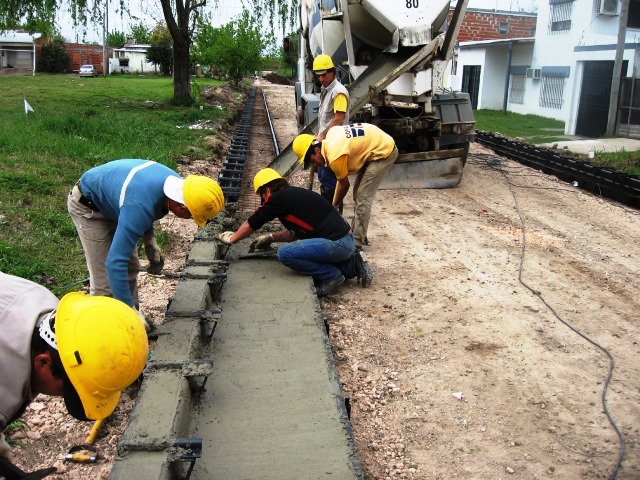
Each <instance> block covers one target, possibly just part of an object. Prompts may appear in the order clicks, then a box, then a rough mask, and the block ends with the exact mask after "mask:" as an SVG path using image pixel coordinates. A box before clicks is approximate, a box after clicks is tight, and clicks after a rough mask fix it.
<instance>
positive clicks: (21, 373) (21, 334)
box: [0, 272, 149, 478]
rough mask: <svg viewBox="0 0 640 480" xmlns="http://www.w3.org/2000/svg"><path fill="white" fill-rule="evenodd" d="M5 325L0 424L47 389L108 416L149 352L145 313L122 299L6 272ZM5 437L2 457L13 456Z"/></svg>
mask: <svg viewBox="0 0 640 480" xmlns="http://www.w3.org/2000/svg"><path fill="white" fill-rule="evenodd" d="M0 331H1V332H2V334H1V335H0V371H1V372H2V377H1V378H2V380H0V383H1V387H0V431H2V430H4V429H5V427H6V426H7V425H8V424H9V423H11V422H13V421H14V420H16V419H17V418H19V417H20V416H21V415H22V414H23V413H24V410H25V409H26V407H27V406H28V405H29V404H30V403H31V402H32V401H33V400H34V398H35V397H36V396H37V395H38V394H40V393H42V394H45V395H52V396H60V397H64V402H65V406H66V407H67V410H68V411H69V413H70V414H71V415H72V416H73V417H75V418H77V419H78V420H101V419H104V418H106V417H108V416H109V415H110V414H111V413H112V412H113V410H114V409H115V408H116V405H117V404H118V400H119V399H120V394H121V392H122V390H124V389H125V388H126V387H128V386H129V385H131V383H133V382H134V381H135V380H136V379H137V378H138V377H139V376H140V374H141V373H142V370H143V369H144V366H145V363H146V361H147V356H148V354H149V343H148V340H147V335H146V332H145V330H144V328H143V326H142V324H141V323H140V320H139V318H138V315H137V314H136V312H135V311H134V310H133V309H132V308H130V307H129V306H127V305H125V304H124V303H122V302H120V301H119V300H115V299H113V298H109V297H101V296H94V297H91V296H87V295H85V294H83V293H80V292H73V293H69V294H67V295H65V296H64V297H62V299H61V300H58V299H57V298H56V296H55V295H54V294H53V293H51V292H50V291H49V290H47V289H46V288H44V287H42V286H40V285H38V284H36V283H33V282H31V281H29V280H26V279H23V278H20V277H16V276H13V275H7V274H5V273H2V272H0ZM1 437H2V438H0V457H4V458H8V459H10V448H9V446H8V445H7V443H6V441H5V439H4V434H2V435H1ZM38 478H40V477H38Z"/></svg>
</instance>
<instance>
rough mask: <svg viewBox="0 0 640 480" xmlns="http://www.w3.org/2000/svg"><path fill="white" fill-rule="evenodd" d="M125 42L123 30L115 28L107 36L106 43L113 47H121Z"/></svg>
mask: <svg viewBox="0 0 640 480" xmlns="http://www.w3.org/2000/svg"><path fill="white" fill-rule="evenodd" d="M125 43H127V37H126V36H125V34H124V33H123V32H118V31H117V30H115V31H113V32H111V33H110V34H109V35H108V36H107V44H108V45H109V46H110V47H113V48H122V47H124V44H125Z"/></svg>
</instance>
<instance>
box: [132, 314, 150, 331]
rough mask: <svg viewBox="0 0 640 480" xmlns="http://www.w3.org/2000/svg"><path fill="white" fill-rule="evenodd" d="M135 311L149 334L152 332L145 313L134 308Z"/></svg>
mask: <svg viewBox="0 0 640 480" xmlns="http://www.w3.org/2000/svg"><path fill="white" fill-rule="evenodd" d="M134 310H135V311H136V313H137V314H138V318H139V319H140V321H141V322H142V325H144V329H145V331H146V332H147V333H149V331H150V330H151V327H150V326H149V322H147V319H146V317H145V316H144V313H142V312H141V311H140V310H138V309H137V308H134Z"/></svg>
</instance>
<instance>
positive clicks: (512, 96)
mask: <svg viewBox="0 0 640 480" xmlns="http://www.w3.org/2000/svg"><path fill="white" fill-rule="evenodd" d="M526 79H527V76H526V75H515V74H511V81H510V82H509V103H520V104H523V103H524V86H525V84H526Z"/></svg>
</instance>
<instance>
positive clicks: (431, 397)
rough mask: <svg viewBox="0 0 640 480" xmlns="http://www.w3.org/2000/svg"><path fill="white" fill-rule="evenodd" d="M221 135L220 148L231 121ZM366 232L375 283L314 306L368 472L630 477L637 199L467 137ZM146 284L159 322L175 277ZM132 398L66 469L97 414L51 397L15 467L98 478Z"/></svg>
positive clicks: (41, 404) (634, 466)
mask: <svg viewBox="0 0 640 480" xmlns="http://www.w3.org/2000/svg"><path fill="white" fill-rule="evenodd" d="M257 82H259V83H263V84H264V82H265V81H264V80H257ZM271 88H275V87H272V86H270V89H271ZM281 88H283V89H290V90H286V92H288V93H285V94H284V95H273V96H270V95H269V93H268V94H267V96H268V101H269V107H270V108H271V109H272V110H273V111H274V115H273V117H274V118H275V119H276V135H277V136H278V138H279V140H280V142H281V143H283V144H284V145H286V144H288V142H289V141H290V140H291V139H292V138H293V137H294V136H295V135H296V132H295V131H293V130H292V127H291V122H282V123H280V122H278V118H288V119H292V118H295V108H294V106H293V87H289V86H282V87H281ZM274 91H275V90H274ZM279 125H285V126H284V127H282V128H284V129H285V130H282V129H281V128H280V127H279ZM224 133H225V134H226V135H227V136H221V135H219V134H218V133H216V134H215V135H213V136H214V137H215V139H214V140H212V142H211V143H212V145H217V147H216V149H217V151H218V152H220V151H222V152H224V151H225V149H224V146H225V142H227V140H226V139H227V138H229V136H230V135H231V134H232V133H233V126H232V125H230V126H229V130H228V131H226V132H224ZM221 161H222V160H221V157H220V154H219V153H214V152H213V149H212V154H211V161H210V162H193V163H191V162H190V161H189V159H185V162H184V165H182V167H181V168H183V173H185V172H188V171H192V170H197V171H198V172H199V173H208V174H210V175H211V176H212V177H214V178H215V177H216V176H217V171H218V169H219V166H220V164H221ZM305 178H306V175H305V174H304V173H300V172H298V173H296V174H294V175H293V177H292V182H293V183H295V184H304V180H305ZM344 213H345V216H346V217H347V218H350V214H351V203H350V200H348V201H347V203H346V205H345V210H344ZM160 223H161V228H162V229H164V230H166V231H168V232H170V238H171V241H170V242H169V244H168V245H167V246H165V247H164V248H165V254H166V257H167V263H166V267H165V269H166V270H170V271H175V272H178V271H180V269H181V268H182V264H183V262H184V258H185V256H186V254H187V252H188V250H189V248H190V244H191V240H192V238H193V234H194V233H195V225H194V224H193V222H189V221H183V220H180V219H176V218H175V217H171V216H168V217H167V218H165V219H163V220H162V221H161V222H160ZM368 238H369V241H370V245H369V246H368V247H365V252H366V254H367V255H368V258H369V263H370V265H371V266H372V268H373V271H374V280H373V284H372V285H371V287H370V288H368V289H363V288H362V287H361V286H360V285H357V284H356V283H355V282H354V281H348V282H347V283H346V284H345V285H343V286H342V287H341V288H340V289H339V290H338V291H337V292H336V293H335V294H333V295H331V296H328V297H326V298H324V299H321V305H322V308H323V312H324V314H325V315H326V317H327V320H328V324H329V336H330V340H331V343H332V349H333V352H334V357H335V360H336V364H337V368H338V373H339V375H340V379H341V383H342V388H343V393H344V395H345V396H347V397H349V399H350V403H351V422H352V425H353V430H354V435H355V439H356V443H357V447H358V452H359V455H360V460H361V463H362V466H363V470H364V472H365V477H366V478H367V479H371V480H373V479H375V480H382V479H398V478H406V479H453V478H465V479H477V480H484V479H499V478H503V479H504V478H520V479H541V478H559V479H578V478H580V479H602V478H612V477H615V476H617V478H619V479H638V478H640V453H639V451H638V438H639V435H640V427H638V425H639V424H640V372H639V370H640V361H639V360H638V358H639V354H640V345H639V343H638V342H639V339H640V325H639V323H640V320H639V314H638V312H640V297H639V295H638V287H639V284H640V246H639V245H638V239H639V238H640V218H639V215H638V211H637V210H631V209H628V208H625V207H623V206H621V205H619V204H616V203H613V202H610V201H608V200H605V199H601V198H598V197H596V196H593V195H590V194H585V193H583V192H582V191H580V190H579V189H577V188H574V187H573V186H572V185H570V184H566V183H563V182H560V181H559V180H557V179H556V178H554V177H549V176H546V175H543V174H541V173H539V172H536V171H534V170H532V169H529V168H526V167H523V166H520V165H518V164H516V163H514V162H511V161H509V160H507V159H505V158H501V157H498V156H496V155H493V154H492V153H491V152H490V151H488V150H486V149H484V148H482V147H480V146H479V145H473V147H472V152H471V155H470V158H469V161H468V163H467V165H466V167H465V172H464V175H463V180H462V182H461V184H460V185H459V186H458V187H456V188H452V189H444V190H387V191H380V192H378V195H377V197H376V200H375V202H374V206H373V215H372V222H371V225H370V227H369V232H368ZM140 284H141V303H142V310H143V312H144V313H145V314H147V315H148V316H149V317H151V318H152V319H153V320H154V321H155V322H157V323H160V322H161V321H162V317H163V313H164V309H165V307H166V304H167V301H168V299H169V298H170V297H171V296H172V295H173V292H174V289H175V285H176V280H174V279H172V278H168V277H155V276H150V275H146V274H141V276H140ZM613 362H615V366H614V367H613V370H612V376H611V381H610V383H609V384H608V388H606V390H605V382H606V380H607V377H608V375H609V372H610V369H611V368H612V366H613V365H614V364H613ZM136 391H137V388H136V386H133V387H131V388H130V389H129V390H128V391H127V392H126V393H125V395H123V401H122V402H121V404H120V405H119V406H118V409H117V410H116V412H115V414H114V415H112V416H111V417H110V418H109V419H108V420H107V422H106V424H105V426H104V427H103V429H102V431H101V433H100V435H99V436H98V440H97V443H96V446H97V447H98V449H99V451H100V453H101V456H102V459H101V460H100V461H99V462H98V463H97V464H95V465H85V464H83V465H78V464H68V463H64V462H63V457H64V453H65V450H66V449H67V448H68V447H69V446H71V445H73V444H74V443H81V442H83V441H84V438H85V437H86V435H87V434H88V432H89V429H90V426H91V425H90V424H86V423H81V422H76V421H75V420H73V419H72V418H71V417H69V416H68V415H66V414H65V413H64V407H63V405H62V402H61V401H60V400H58V399H51V398H47V397H42V398H40V399H38V401H36V402H35V403H34V404H32V406H31V407H30V409H29V411H28V412H27V414H26V415H25V419H26V420H27V422H28V423H29V425H30V426H31V429H30V430H28V431H27V432H26V437H25V438H23V439H22V441H23V442H24V445H25V448H24V449H19V448H17V449H15V457H16V460H17V461H18V463H19V464H20V465H21V466H23V467H24V468H25V469H28V470H33V469H36V468H42V467H44V466H50V465H52V464H54V465H56V466H58V467H59V468H60V469H61V470H62V474H61V475H56V476H52V477H50V478H65V479H87V478H106V477H108V473H109V471H110V469H111V462H112V460H113V456H114V453H115V444H116V442H117V440H118V438H119V436H120V435H121V433H122V432H123V431H124V428H125V426H126V421H127V418H128V414H129V412H130V411H131V408H132V407H133V404H134V398H135V393H136ZM603 397H604V400H605V404H606V409H605V408H604V405H603ZM605 410H606V412H608V414H609V416H610V418H608V416H607V414H606V412H605ZM612 421H613V422H615V425H616V426H617V428H618V429H619V430H620V432H621V434H622V436H623V438H624V440H625V450H624V455H623V457H622V464H621V468H620V469H619V470H617V469H616V464H617V460H618V457H619V455H620V454H621V444H620V441H619V438H618V436H617V434H616V430H615V428H614V427H613V426H612ZM14 438H15V435H14Z"/></svg>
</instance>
